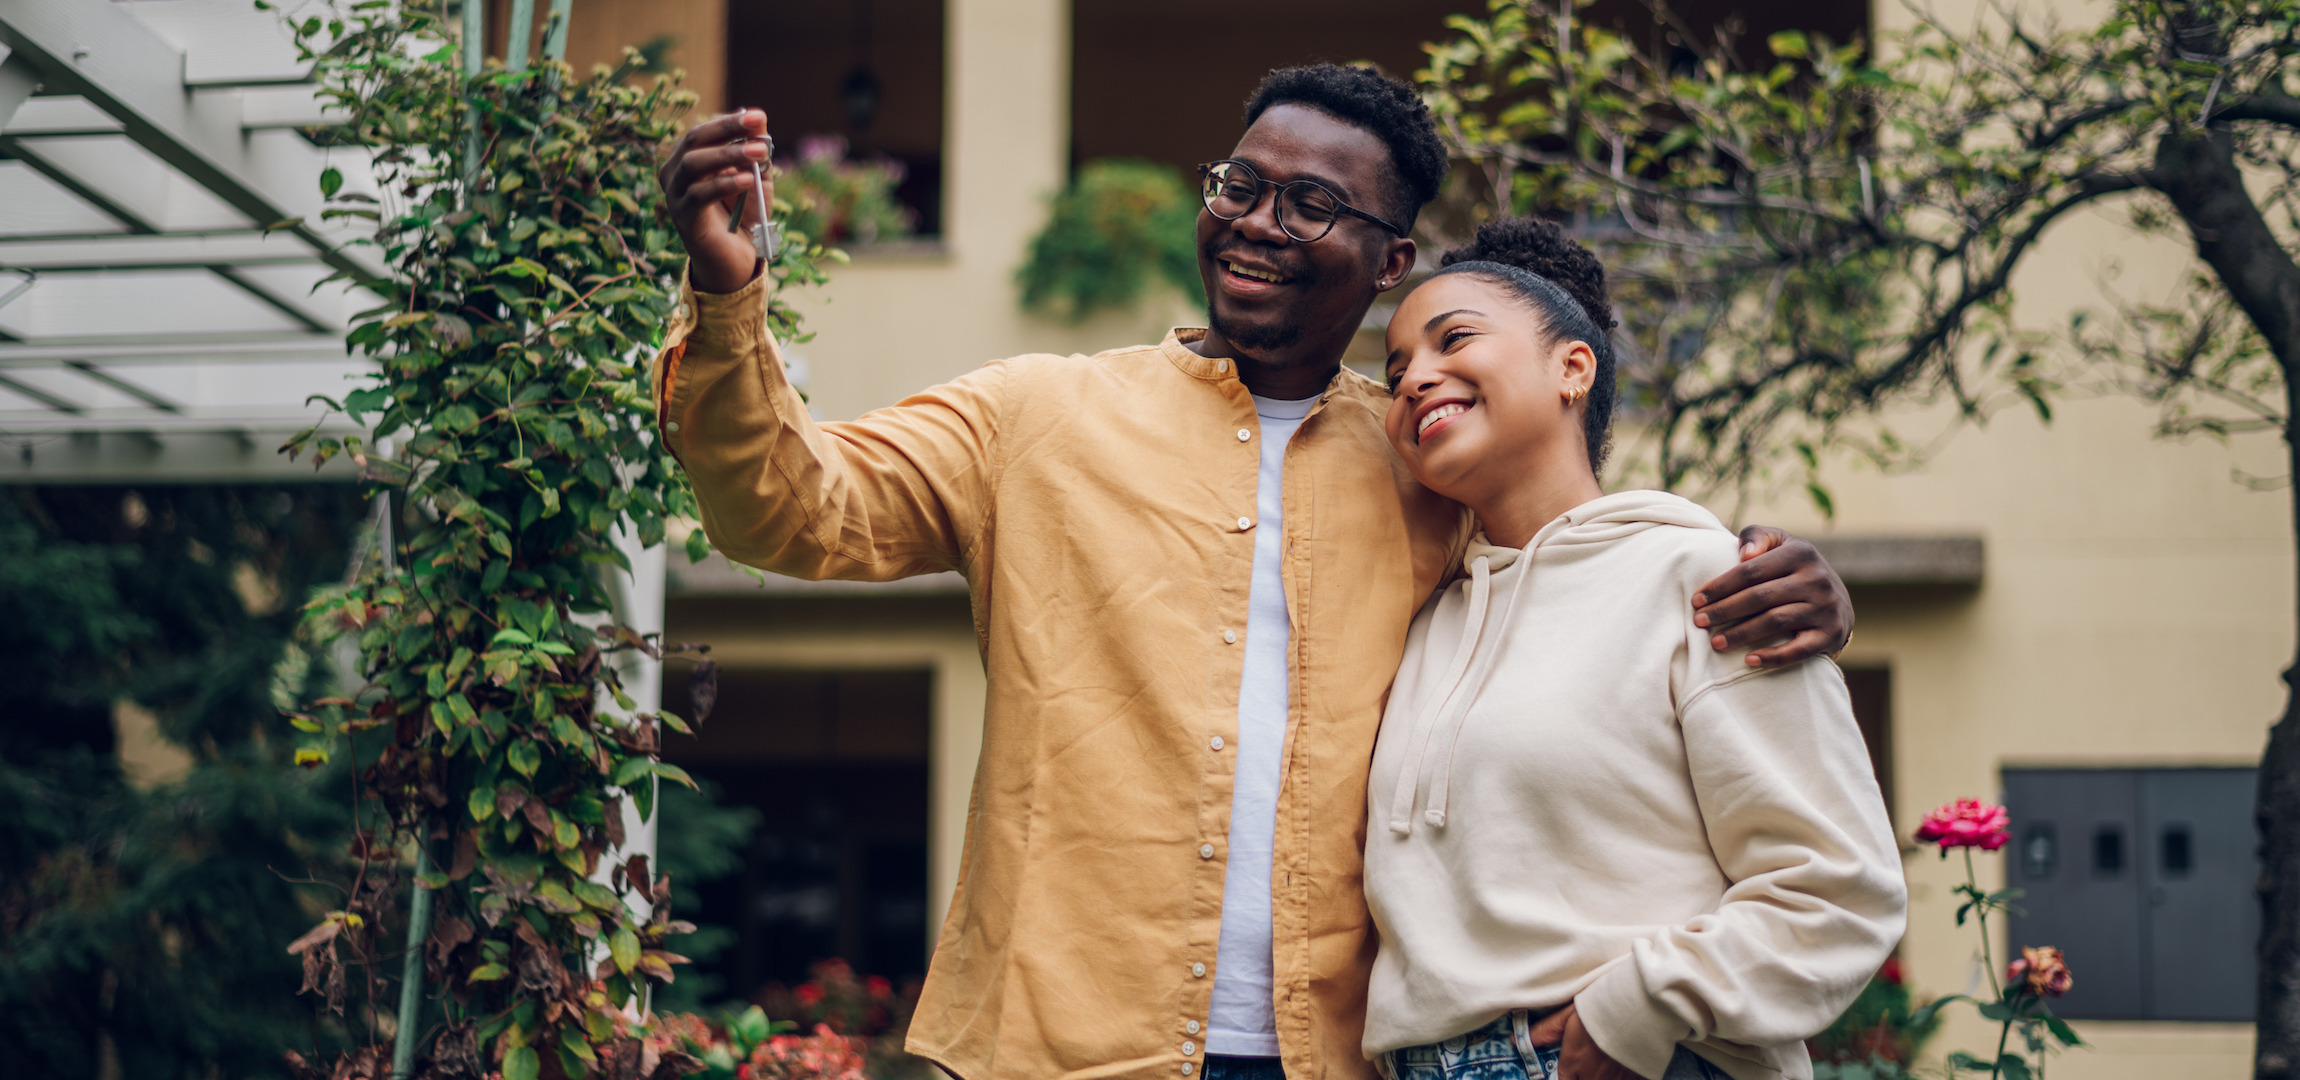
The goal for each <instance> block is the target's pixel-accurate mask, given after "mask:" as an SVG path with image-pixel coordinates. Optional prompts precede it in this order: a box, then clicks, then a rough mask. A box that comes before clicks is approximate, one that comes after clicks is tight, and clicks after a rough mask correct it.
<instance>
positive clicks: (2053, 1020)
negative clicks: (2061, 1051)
mask: <svg viewBox="0 0 2300 1080" xmlns="http://www.w3.org/2000/svg"><path fill="white" fill-rule="evenodd" d="M2044 1026H2045V1027H2046V1029H2048V1030H2050V1031H2051V1032H2052V1037H2053V1038H2056V1039H2059V1040H2060V1044H2061V1045H2062V1046H2083V1045H2084V1040H2083V1039H2080V1038H2077V1037H2076V1029H2075V1028H2072V1027H2069V1026H2068V1021H2066V1020H2063V1019H2061V1018H2060V1017H2057V1016H2054V1015H2053V1014H2051V1013H2050V1012H2047V1013H2045V1014H2044Z"/></svg>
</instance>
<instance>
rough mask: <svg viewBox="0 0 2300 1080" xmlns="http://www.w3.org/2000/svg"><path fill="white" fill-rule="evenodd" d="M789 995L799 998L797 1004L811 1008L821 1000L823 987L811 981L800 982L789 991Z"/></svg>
mask: <svg viewBox="0 0 2300 1080" xmlns="http://www.w3.org/2000/svg"><path fill="white" fill-rule="evenodd" d="M791 996H792V997H795V998H797V999H799V1004H801V1005H805V1006H807V1007H808V1008H813V1007H814V1006H815V1005H817V1004H820V1003H821V1002H822V1000H823V988H822V987H820V986H816V985H815V984H813V983H811V982H810V983H800V984H799V988H798V989H796V990H793V991H791Z"/></svg>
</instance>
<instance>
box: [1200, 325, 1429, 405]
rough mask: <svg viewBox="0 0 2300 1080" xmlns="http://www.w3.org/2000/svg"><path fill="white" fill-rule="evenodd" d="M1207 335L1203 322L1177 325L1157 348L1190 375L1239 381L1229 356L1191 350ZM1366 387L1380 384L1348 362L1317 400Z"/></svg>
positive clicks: (1208, 379) (1207, 379)
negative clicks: (1208, 354)
mask: <svg viewBox="0 0 2300 1080" xmlns="http://www.w3.org/2000/svg"><path fill="white" fill-rule="evenodd" d="M1205 338H1206V328H1205V327H1203V326H1177V327H1175V328H1173V329H1171V330H1168V331H1167V332H1166V340H1164V341H1161V342H1159V343H1158V351H1159V352H1162V353H1164V354H1165V355H1166V359H1167V360H1169V361H1171V362H1172V363H1173V365H1174V366H1175V367H1177V368H1180V369H1182V372H1183V374H1185V375H1188V376H1190V377H1191V378H1194V379H1201V380H1204V381H1206V382H1211V383H1222V382H1230V383H1235V382H1237V381H1238V365H1237V364H1236V363H1234V362H1232V361H1231V360H1230V359H1229V358H1228V357H1221V356H1200V355H1198V354H1197V353H1195V352H1192V351H1190V349H1189V348H1188V346H1190V345H1191V344H1193V343H1196V342H1199V341H1203V340H1205ZM1367 387H1371V388H1374V389H1375V390H1377V391H1378V390H1379V389H1380V384H1379V383H1376V382H1374V381H1373V380H1371V379H1368V378H1366V377H1365V376H1363V375H1360V374H1358V373H1357V372H1354V371H1351V370H1350V369H1349V368H1348V367H1346V366H1345V367H1343V368H1342V369H1341V370H1340V371H1337V372H1335V373H1334V377H1333V379H1332V380H1330V381H1328V382H1327V383H1326V388H1325V389H1324V390H1323V391H1320V392H1319V394H1318V400H1319V401H1320V402H1321V403H1323V402H1325V401H1328V400H1331V399H1332V398H1333V397H1334V396H1335V395H1336V394H1341V393H1346V392H1348V390H1349V389H1353V388H1356V389H1362V388H1367ZM1240 388H1241V389H1243V384H1240ZM1383 396H1385V397H1386V396H1387V393H1386V392H1384V393H1383Z"/></svg>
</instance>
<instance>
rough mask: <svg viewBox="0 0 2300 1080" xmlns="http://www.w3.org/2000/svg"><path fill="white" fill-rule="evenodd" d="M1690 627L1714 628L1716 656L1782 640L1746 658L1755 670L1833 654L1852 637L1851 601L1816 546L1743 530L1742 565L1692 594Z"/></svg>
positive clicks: (1755, 528) (1758, 529)
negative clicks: (1691, 624)
mask: <svg viewBox="0 0 2300 1080" xmlns="http://www.w3.org/2000/svg"><path fill="white" fill-rule="evenodd" d="M1693 611H1694V615H1693V625H1695V626H1699V627H1703V628H1705V629H1707V628H1718V632H1717V633H1713V634H1711V635H1709V647H1710V648H1712V649H1716V650H1717V651H1718V652H1724V651H1725V650H1727V649H1738V648H1743V647H1746V646H1749V645H1754V644H1756V643H1758V642H1760V641H1773V640H1776V639H1779V638H1787V639H1788V640H1787V641H1785V642H1782V643H1781V644H1779V645H1775V646H1773V647H1771V648H1767V649H1757V650H1755V651H1752V652H1751V653H1750V654H1749V664H1750V666H1752V667H1769V668H1775V667H1782V666H1785V665H1788V664H1794V663H1796V662H1797V661H1799V660H1803V659H1806V658H1807V657H1812V656H1834V655H1836V653H1837V651H1838V650H1840V649H1843V648H1844V647H1845V642H1847V641H1850V640H1852V637H1853V598H1852V597H1851V596H1850V595H1848V594H1847V593H1846V592H1845V583H1844V582H1843V581H1841V580H1839V579H1838V578H1837V572H1836V571H1834V570H1831V569H1829V564H1828V563H1826V562H1823V561H1822V559H1821V553H1820V552H1818V551H1815V550H1813V545H1811V544H1808V543H1806V542H1805V541H1803V540H1799V539H1797V538H1795V537H1793V536H1790V535H1789V534H1788V533H1785V532H1782V531H1781V530H1779V529H1774V528H1768V527H1766V526H1764V525H1751V526H1749V527H1748V528H1746V529H1743V530H1741V565H1739V566H1736V567H1734V568H1733V569H1731V570H1727V571H1725V572H1724V573H1722V574H1719V575H1717V578H1716V580H1714V581H1711V582H1709V583H1708V584H1707V585H1703V586H1701V591H1700V592H1697V593H1694V594H1693Z"/></svg>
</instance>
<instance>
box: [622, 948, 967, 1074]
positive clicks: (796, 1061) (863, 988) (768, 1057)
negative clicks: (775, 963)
mask: <svg viewBox="0 0 2300 1080" xmlns="http://www.w3.org/2000/svg"><path fill="white" fill-rule="evenodd" d="M811 975H812V977H810V978H809V979H807V980H806V981H805V982H802V983H799V984H798V985H796V986H790V987H785V986H782V985H779V984H778V985H772V986H769V987H767V988H766V990H764V991H762V992H761V993H760V994H759V995H758V1002H759V1003H758V1004H754V1005H752V1006H751V1007H750V1008H748V1009H746V1010H744V1011H743V1012H741V1013H739V1014H733V1015H729V1016H727V1017H725V1018H723V1019H721V1020H720V1021H719V1022H717V1023H715V1024H714V1023H712V1022H709V1021H706V1020H704V1019H702V1018H701V1017H697V1016H692V1015H678V1016H664V1017H659V1018H658V1019H657V1022H656V1024H655V1028H654V1030H655V1032H656V1035H654V1036H652V1037H654V1038H660V1039H663V1040H665V1042H664V1046H665V1048H666V1049H667V1050H676V1051H678V1052H680V1053H683V1054H686V1055H689V1056H690V1057H692V1058H693V1059H694V1060H696V1061H699V1062H700V1063H701V1066H702V1070H703V1075H702V1076H700V1077H699V1078H697V1080H931V1078H934V1077H939V1076H940V1075H941V1073H939V1072H938V1071H936V1070H935V1068H934V1066H933V1065H931V1064H929V1063H928V1062H927V1061H926V1060H925V1059H923V1058H916V1057H912V1056H910V1055H909V1054H906V1053H904V1052H903V1049H902V1042H903V1036H904V1034H905V1033H906V1032H907V1031H908V1030H909V1028H910V1017H911V1013H912V1012H913V1011H915V1010H916V1009H917V1007H918V991H919V987H918V984H917V983H916V982H911V983H908V984H906V985H904V986H902V987H899V988H898V987H896V986H895V984H894V983H893V982H891V981H889V980H887V979H883V978H880V977H878V976H875V975H874V976H869V977H858V976H857V975H856V974H855V973H854V969H853V967H852V966H850V965H849V964H847V962H846V961H844V960H837V959H832V960H825V961H822V962H820V963H818V964H816V965H814V968H813V970H812V973H811ZM769 1017H777V1018H779V1019H769Z"/></svg>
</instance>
